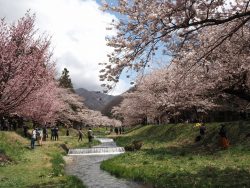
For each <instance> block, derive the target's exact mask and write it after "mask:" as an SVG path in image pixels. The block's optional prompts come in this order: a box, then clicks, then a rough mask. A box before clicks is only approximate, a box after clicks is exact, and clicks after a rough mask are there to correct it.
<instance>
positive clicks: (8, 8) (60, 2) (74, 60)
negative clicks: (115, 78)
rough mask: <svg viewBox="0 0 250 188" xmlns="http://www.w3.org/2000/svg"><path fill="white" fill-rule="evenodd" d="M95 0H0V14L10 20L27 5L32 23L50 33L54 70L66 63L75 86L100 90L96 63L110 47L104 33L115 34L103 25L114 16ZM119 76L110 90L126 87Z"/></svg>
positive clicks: (18, 15) (17, 16)
mask: <svg viewBox="0 0 250 188" xmlns="http://www.w3.org/2000/svg"><path fill="white" fill-rule="evenodd" d="M99 6H100V5H99V4H98V3H96V1H95V0H0V17H1V18H3V17H5V19H6V20H7V21H9V22H13V21H15V20H17V19H18V18H20V17H22V16H24V14H25V12H26V11H27V10H28V9H30V10H31V12H32V13H36V27H37V28H39V31H41V32H44V31H46V32H47V33H48V34H49V35H51V36H52V46H53V47H54V58H55V59H56V60H57V70H58V73H59V74H61V71H62V69H63V68H64V67H66V68H67V69H68V70H69V72H70V76H71V79H72V81H73V85H74V87H75V88H80V87H83V88H86V89H88V90H95V91H96V90H101V87H100V84H101V83H100V82H99V77H98V73H99V69H100V67H99V66H98V63H100V62H104V61H107V57H106V54H107V53H108V52H110V51H111V50H112V49H110V48H109V47H107V46H106V41H105V36H107V35H112V34H115V32H114V31H107V30H106V27H107V26H108V24H109V23H110V22H111V21H112V19H117V18H116V17H115V16H114V15H112V14H109V13H103V12H102V11H101V10H99ZM128 87H129V84H127V83H126V81H123V80H121V81H120V83H119V84H118V85H117V87H116V88H115V90H114V91H112V92H111V93H110V94H112V95H117V94H120V93H122V92H124V91H125V90H127V89H128Z"/></svg>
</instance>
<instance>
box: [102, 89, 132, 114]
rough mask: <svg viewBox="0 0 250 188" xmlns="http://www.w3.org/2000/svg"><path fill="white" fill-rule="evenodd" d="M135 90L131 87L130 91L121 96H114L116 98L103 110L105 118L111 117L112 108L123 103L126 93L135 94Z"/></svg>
mask: <svg viewBox="0 0 250 188" xmlns="http://www.w3.org/2000/svg"><path fill="white" fill-rule="evenodd" d="M135 89H136V88H135V87H131V88H130V89H129V90H127V91H126V92H124V93H122V94H121V95H118V96H114V98H113V99H112V100H111V101H110V102H108V103H107V104H106V105H105V106H104V107H103V108H102V110H101V112H102V114H103V115H105V116H110V115H111V110H112V108H113V107H115V106H119V105H120V104H121V103H122V101H123V99H124V97H123V95H124V94H126V93H130V92H133V91H135Z"/></svg>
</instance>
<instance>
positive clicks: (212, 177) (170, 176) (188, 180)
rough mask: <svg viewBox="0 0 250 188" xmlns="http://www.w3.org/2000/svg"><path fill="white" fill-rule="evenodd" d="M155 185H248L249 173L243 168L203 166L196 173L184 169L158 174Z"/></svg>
mask: <svg viewBox="0 0 250 188" xmlns="http://www.w3.org/2000/svg"><path fill="white" fill-rule="evenodd" d="M155 184H156V187H168V188H171V187H180V188H182V187H183V188H189V187H199V188H200V187H218V188H224V187H232V188H235V187H241V188H244V187H245V188H247V187H249V186H250V173H249V171H248V170H245V169H240V170H239V169H236V168H235V169H234V168H225V169H223V170H221V169H219V168H215V167H204V168H203V169H202V170H200V171H198V173H196V174H191V173H188V172H184V171H177V172H175V173H167V172H166V173H163V174H160V176H159V178H157V182H155Z"/></svg>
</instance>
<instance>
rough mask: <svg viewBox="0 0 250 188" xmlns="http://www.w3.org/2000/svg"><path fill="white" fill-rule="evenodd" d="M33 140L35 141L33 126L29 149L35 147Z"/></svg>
mask: <svg viewBox="0 0 250 188" xmlns="http://www.w3.org/2000/svg"><path fill="white" fill-rule="evenodd" d="M35 141H36V129H34V128H33V130H32V135H31V143H30V145H31V149H34V148H35Z"/></svg>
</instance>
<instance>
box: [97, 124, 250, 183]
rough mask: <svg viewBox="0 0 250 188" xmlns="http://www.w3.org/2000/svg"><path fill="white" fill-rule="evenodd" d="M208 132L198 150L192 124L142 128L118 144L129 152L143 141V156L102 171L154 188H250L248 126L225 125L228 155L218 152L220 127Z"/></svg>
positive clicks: (119, 160)
mask: <svg viewBox="0 0 250 188" xmlns="http://www.w3.org/2000/svg"><path fill="white" fill-rule="evenodd" d="M206 126H207V133H206V136H205V139H204V140H203V141H201V142H200V143H198V144H197V143H196V144H195V143H194V139H195V137H196V136H197V135H198V134H199V129H198V128H197V127H194V125H193V124H178V125H165V126H144V127H139V128H138V129H135V130H134V131H132V132H130V133H128V134H126V135H124V136H121V137H118V138H116V141H117V143H118V145H121V146H125V145H126V144H129V143H131V142H132V141H133V140H143V142H144V145H143V147H142V150H141V151H137V152H127V153H125V154H123V155H120V156H118V157H116V158H113V159H110V160H108V161H105V162H103V163H102V165H101V168H103V169H105V170H107V171H109V172H111V173H112V174H114V175H116V176H119V177H125V178H128V179H133V180H137V181H142V182H146V183H149V184H152V185H154V186H155V187H250V137H246V135H247V134H248V133H250V123H246V122H241V123H239V122H233V123H227V125H226V128H227V130H228V137H229V139H230V142H231V146H230V148H229V149H228V150H222V149H220V148H219V146H218V138H219V136H218V130H219V128H220V126H219V124H217V123H212V124H207V125H206Z"/></svg>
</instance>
